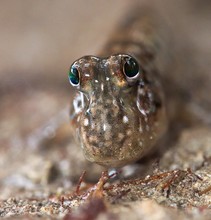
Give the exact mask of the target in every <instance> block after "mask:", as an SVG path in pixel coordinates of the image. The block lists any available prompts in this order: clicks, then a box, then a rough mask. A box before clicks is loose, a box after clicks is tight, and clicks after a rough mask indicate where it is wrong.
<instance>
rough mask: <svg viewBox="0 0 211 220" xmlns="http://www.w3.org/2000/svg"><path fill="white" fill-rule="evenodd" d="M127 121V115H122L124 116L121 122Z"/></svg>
mask: <svg viewBox="0 0 211 220" xmlns="http://www.w3.org/2000/svg"><path fill="white" fill-rule="evenodd" d="M128 121H129V119H128V117H127V116H126V115H124V116H123V122H124V123H128Z"/></svg>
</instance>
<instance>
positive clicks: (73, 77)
mask: <svg viewBox="0 0 211 220" xmlns="http://www.w3.org/2000/svg"><path fill="white" fill-rule="evenodd" d="M68 77H69V81H70V83H71V84H72V85H73V86H76V85H78V84H79V72H78V70H77V68H76V67H74V66H71V67H70V71H69V74H68Z"/></svg>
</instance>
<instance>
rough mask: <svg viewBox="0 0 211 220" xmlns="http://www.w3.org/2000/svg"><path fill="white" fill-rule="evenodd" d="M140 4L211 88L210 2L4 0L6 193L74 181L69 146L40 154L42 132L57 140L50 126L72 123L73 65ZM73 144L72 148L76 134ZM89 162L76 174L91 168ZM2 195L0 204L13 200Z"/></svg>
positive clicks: (0, 141) (1, 160)
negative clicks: (193, 55)
mask: <svg viewBox="0 0 211 220" xmlns="http://www.w3.org/2000/svg"><path fill="white" fill-rule="evenodd" d="M135 2H136V3H137V2H138V3H139V4H148V5H149V6H150V7H153V8H156V10H158V11H159V13H161V14H162V16H163V17H164V18H165V19H166V20H167V21H168V22H169V24H170V26H171V29H172V30H174V32H173V35H174V36H176V38H178V39H179V40H180V41H182V44H186V42H189V43H191V44H192V45H194V50H193V51H197V60H198V62H199V66H200V68H201V69H200V71H199V72H200V74H201V75H198V78H197V79H199V81H200V82H203V83H204V85H205V87H208V86H209V83H210V75H209V72H210V71H209V70H210V69H209V68H208V67H209V65H210V63H211V59H210V57H211V56H210V55H211V44H210V36H211V30H210V19H211V13H210V11H211V10H210V9H211V6H210V5H211V4H210V3H209V1H208V0H207V1H199V0H198V1H197V0H187V1H182V0H178V1H169V0H163V1H161V0H157V1H156V0H150V1H146V0H140V1H134V2H132V1H127V0H116V1H111V0H107V1H101V0H100V1H96V0H89V1H85V0H78V1H73V0H62V1H56V0H45V1H43V0H37V1H33V0H19V1H12V0H7V1H0V78H1V80H0V110H1V111H0V186H1V187H3V186H4V185H5V184H6V185H7V186H9V185H18V186H19V187H26V188H27V187H29V188H30V187H33V186H34V185H33V184H34V183H39V184H40V183H41V184H42V183H44V184H46V183H48V182H49V181H50V180H49V178H50V177H49V176H51V172H53V175H54V174H55V173H58V175H62V176H65V175H66V177H67V179H68V178H69V177H70V176H74V175H73V174H72V173H71V168H70V167H71V162H69V161H70V159H69V158H70V157H71V156H69V155H72V154H73V151H72V150H70V147H67V148H64V147H62V146H63V143H61V144H55V143H58V142H55V141H54V142H53V144H43V145H42V146H45V148H47V147H48V146H50V147H49V148H48V150H43V148H41V149H39V150H37V148H38V145H39V141H37V140H39V139H41V138H40V137H41V136H42V135H43V132H45V133H46V132H47V136H48V135H53V131H51V130H50V131H49V130H48V129H47V130H46V127H47V128H49V126H48V123H51V121H52V120H54V118H58V117H57V116H58V114H59V113H60V112H62V116H61V118H62V120H63V121H67V123H68V121H69V118H68V106H69V103H70V100H71V98H72V97H73V90H72V88H71V86H70V85H69V82H68V78H67V73H68V69H69V66H70V64H71V63H72V62H73V61H74V60H75V59H77V58H79V57H81V56H83V55H88V54H97V52H98V51H99V50H101V49H102V47H103V45H104V44H105V42H106V41H107V40H108V38H109V36H110V35H111V33H112V31H113V30H115V27H117V26H118V23H119V22H120V21H121V20H122V19H124V15H125V13H126V12H127V11H128V10H129V9H130V8H131V7H132V5H133V4H135ZM171 34H172V33H171ZM184 36H185V38H184ZM206 79H207V80H206ZM205 81H206V82H205ZM204 96H206V94H205V95H204ZM206 97H207V96H206ZM64 112H65V113H64ZM63 113H64V114H63ZM56 120H57V119H56ZM58 120H59V119H58ZM49 121H50V122H49ZM54 122H55V121H53V122H52V123H54ZM55 123H56V122H55ZM40 128H41V130H39V129H40ZM42 129H44V130H42ZM29 137H32V138H31V139H30V140H32V142H30V140H29V139H28V138H29ZM62 138H63V136H61V138H60V141H61V140H62ZM69 139H70V140H69V143H71V141H72V137H71V134H70V137H69ZM36 141H37V142H36ZM57 141H58V140H57ZM36 144H37V145H36ZM54 145H55V146H54ZM53 146H54V147H55V148H54V153H52V148H53ZM49 149H51V150H49ZM76 151H78V150H76ZM35 152H36V153H35ZM32 156H33V159H32ZM73 157H75V156H73ZM77 159H78V158H77V157H76V158H75V160H77ZM75 160H74V159H73V163H74V164H75V163H77V162H76V161H75ZM84 163H85V164H83V165H81V164H82V163H81V164H77V167H79V168H80V165H81V166H82V168H83V167H86V166H87V164H86V162H84ZM75 166H76V165H75ZM90 166H91V165H90ZM41 167H42V169H41ZM82 168H80V169H79V171H78V173H77V175H79V174H80V172H81V170H82ZM40 170H42V171H43V173H42V172H41V171H40ZM52 170H53V171H52ZM55 170H56V171H55ZM30 172H31V173H30ZM61 172H63V173H62V174H61ZM75 172H76V171H75ZM77 175H76V176H77ZM31 179H33V181H31ZM76 179H77V178H76ZM26 180H27V181H28V182H27V181H26ZM29 180H30V181H29ZM26 182H27V183H28V185H27V184H26ZM4 192H5V193H4V194H2V195H1V197H2V198H5V197H7V196H8V195H9V194H10V192H8V191H4Z"/></svg>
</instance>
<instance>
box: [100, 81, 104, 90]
mask: <svg viewBox="0 0 211 220" xmlns="http://www.w3.org/2000/svg"><path fill="white" fill-rule="evenodd" d="M100 88H101V91H104V84H103V83H101V85H100Z"/></svg>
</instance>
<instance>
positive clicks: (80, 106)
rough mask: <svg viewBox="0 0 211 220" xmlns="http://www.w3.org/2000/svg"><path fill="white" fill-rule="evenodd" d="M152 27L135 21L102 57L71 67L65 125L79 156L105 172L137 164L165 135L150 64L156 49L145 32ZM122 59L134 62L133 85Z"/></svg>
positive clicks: (159, 91)
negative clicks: (73, 81)
mask: <svg viewBox="0 0 211 220" xmlns="http://www.w3.org/2000/svg"><path fill="white" fill-rule="evenodd" d="M146 21H147V22H146ZM152 25H153V24H152V23H151V21H148V20H146V18H145V17H144V16H136V17H134V18H133V19H131V20H129V21H128V22H126V23H124V24H123V25H122V26H121V27H120V28H119V29H118V30H117V31H116V33H115V34H114V35H113V36H112V41H110V42H108V44H107V45H106V47H105V49H104V50H103V53H101V54H103V55H104V54H107V56H102V57H95V56H84V57H82V58H80V59H78V60H76V61H75V62H74V63H73V64H72V66H74V67H76V68H77V69H78V71H79V75H80V84H79V85H78V86H77V89H78V93H77V95H76V97H75V99H74V100H73V108H72V110H71V123H72V126H73V127H74V129H75V131H76V134H77V137H78V138H79V142H80V145H81V147H82V149H83V152H84V155H85V157H86V158H87V159H88V160H90V161H92V162H95V163H98V164H100V165H103V166H105V167H120V166H124V165H126V164H129V163H132V162H135V161H136V160H138V159H140V158H141V157H142V156H144V155H145V154H146V153H147V152H149V150H150V149H151V148H152V147H153V146H154V145H155V143H156V142H157V141H158V139H159V138H160V137H161V136H162V135H163V134H164V132H165V130H166V125H167V119H166V109H165V101H164V95H163V91H162V86H161V84H160V79H159V76H158V75H159V71H160V69H159V67H158V66H157V65H156V62H157V60H156V54H157V52H158V51H159V47H160V45H159V40H158V41H157V39H159V38H155V35H153V34H152V33H151V30H152ZM128 54H129V55H128ZM125 56H133V57H134V58H136V60H137V61H138V63H139V66H140V74H139V75H138V77H136V78H135V79H133V80H130V79H128V78H127V77H126V75H125V74H124V71H123V66H124V57H125Z"/></svg>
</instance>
